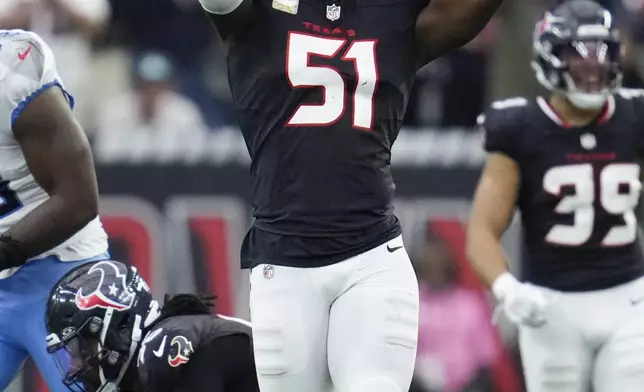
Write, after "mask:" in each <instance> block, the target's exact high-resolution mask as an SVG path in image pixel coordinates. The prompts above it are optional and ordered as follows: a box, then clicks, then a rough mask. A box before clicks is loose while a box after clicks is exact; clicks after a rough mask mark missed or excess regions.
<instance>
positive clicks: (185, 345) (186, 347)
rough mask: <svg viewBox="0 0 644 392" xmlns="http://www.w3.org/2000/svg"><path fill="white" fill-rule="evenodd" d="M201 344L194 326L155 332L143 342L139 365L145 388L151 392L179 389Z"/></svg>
mask: <svg viewBox="0 0 644 392" xmlns="http://www.w3.org/2000/svg"><path fill="white" fill-rule="evenodd" d="M198 344H199V341H198V336H197V331H196V329H194V328H190V326H186V327H185V328H181V327H177V326H173V327H172V328H171V329H167V328H163V327H159V328H155V329H153V330H151V331H150V332H149V333H148V334H147V335H146V336H145V339H144V340H143V343H142V345H141V350H140V351H139V356H138V363H137V366H138V371H139V378H140V380H141V383H142V384H143V386H144V389H145V390H147V391H150V392H163V391H172V390H174V389H176V388H177V387H178V386H179V385H180V384H181V383H182V380H181V377H182V375H183V374H184V373H185V368H186V366H187V364H188V363H189V362H190V358H191V357H192V355H193V354H194V351H195V348H196V347H197V345H198Z"/></svg>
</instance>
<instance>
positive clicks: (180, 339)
mask: <svg viewBox="0 0 644 392" xmlns="http://www.w3.org/2000/svg"><path fill="white" fill-rule="evenodd" d="M170 347H172V348H171V350H170V355H168V363H169V364H170V366H172V367H177V366H179V365H182V364H184V363H188V361H189V360H190V356H191V355H192V353H194V352H195V350H194V349H193V348H192V342H191V341H189V340H188V339H187V338H186V337H185V336H181V335H178V336H175V337H174V339H172V341H171V342H170ZM173 354H174V355H173Z"/></svg>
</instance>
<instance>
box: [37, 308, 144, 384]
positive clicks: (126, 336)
mask: <svg viewBox="0 0 644 392" xmlns="http://www.w3.org/2000/svg"><path fill="white" fill-rule="evenodd" d="M113 315H114V310H113V309H107V310H106V312H105V317H104V318H103V320H101V319H100V318H98V317H91V318H88V319H87V320H86V321H85V322H84V323H83V324H82V326H81V327H80V328H79V329H78V330H76V329H74V328H70V329H69V330H66V331H64V332H63V333H62V334H61V335H63V336H61V337H59V336H58V335H56V334H50V335H49V336H48V337H47V351H48V352H49V353H50V354H52V355H53V357H54V359H55V361H56V363H57V365H58V368H59V370H60V371H61V374H63V375H64V379H63V382H64V383H65V385H66V386H67V387H68V388H69V389H70V390H71V391H74V392H77V391H78V392H80V391H83V392H85V391H97V392H112V391H117V390H118V389H119V388H118V385H119V383H120V382H121V380H122V379H123V377H124V376H125V374H126V372H127V370H128V368H129V366H130V363H131V361H132V358H134V356H135V355H136V351H137V349H138V347H139V344H140V342H141V337H142V329H141V328H142V318H141V316H140V315H138V314H133V315H130V317H133V318H134V319H133V320H127V319H125V320H123V322H121V323H118V324H119V325H110V323H111V322H112V321H113V320H112V316H113ZM65 332H67V333H65Z"/></svg>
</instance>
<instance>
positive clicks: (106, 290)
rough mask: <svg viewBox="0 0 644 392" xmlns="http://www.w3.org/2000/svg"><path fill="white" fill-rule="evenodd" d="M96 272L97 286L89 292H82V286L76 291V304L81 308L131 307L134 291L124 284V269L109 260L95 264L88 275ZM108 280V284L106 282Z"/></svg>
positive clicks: (121, 308)
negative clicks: (98, 276)
mask: <svg viewBox="0 0 644 392" xmlns="http://www.w3.org/2000/svg"><path fill="white" fill-rule="evenodd" d="M94 273H98V274H100V279H99V282H98V285H97V287H96V288H95V289H94V291H92V292H91V293H89V294H84V293H83V292H82V291H83V290H82V288H81V289H79V290H78V291H77V292H76V306H78V309H81V310H90V309H94V308H104V309H110V308H111V309H115V310H121V311H122V310H126V309H129V308H130V307H132V303H133V302H134V293H133V292H132V291H130V290H128V289H127V287H126V285H125V278H126V277H127V272H126V271H120V270H119V267H117V266H116V265H115V264H113V263H111V262H109V261H101V262H100V263H97V264H95V265H94V266H93V267H92V268H90V270H89V271H87V274H88V275H91V274H94ZM108 282H109V284H107V283H108Z"/></svg>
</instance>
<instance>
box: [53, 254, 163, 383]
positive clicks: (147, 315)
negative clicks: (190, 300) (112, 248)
mask: <svg viewBox="0 0 644 392" xmlns="http://www.w3.org/2000/svg"><path fill="white" fill-rule="evenodd" d="M159 315H160V310H159V304H158V302H157V301H155V300H154V299H153V297H152V294H151V293H150V289H149V287H148V285H147V284H146V282H145V281H144V280H143V278H142V277H141V275H139V273H138V271H137V269H136V268H135V267H133V266H129V265H126V264H123V263H120V262H118V261H112V260H104V261H99V262H93V263H88V264H84V265H82V266H80V267H77V268H75V269H73V270H71V271H69V272H68V273H67V274H65V276H63V277H62V278H61V279H60V280H59V281H58V283H57V284H56V286H54V288H53V289H52V291H51V294H50V296H49V300H48V302H47V310H46V315H45V323H46V327H47V333H48V336H47V350H48V352H49V353H50V354H52V355H53V356H54V358H55V359H56V362H57V363H58V366H59V368H60V370H61V373H62V374H63V377H64V378H63V380H64V383H65V385H67V387H68V388H69V389H70V390H72V391H102V392H111V391H116V390H118V385H119V383H121V381H123V380H124V377H128V375H126V373H127V372H128V368H130V366H129V365H130V363H131V361H132V360H136V358H134V356H135V355H136V353H137V350H138V348H139V345H140V343H141V340H142V338H143V336H142V335H143V333H144V330H146V329H147V328H148V327H149V326H150V325H151V324H152V323H153V322H154V321H155V320H156V319H158V317H159Z"/></svg>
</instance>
